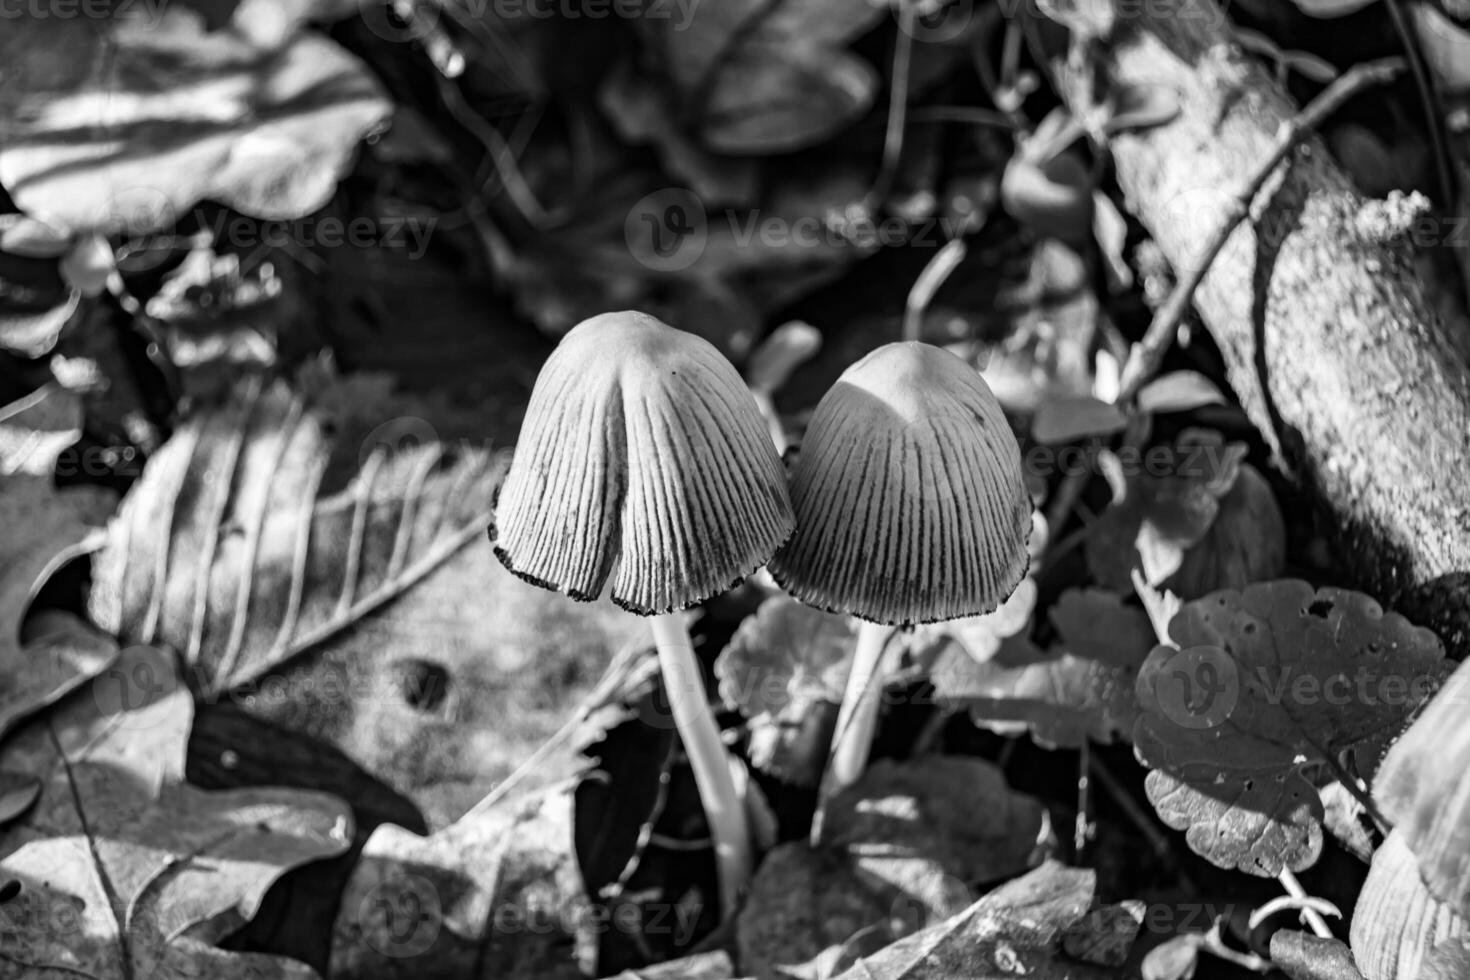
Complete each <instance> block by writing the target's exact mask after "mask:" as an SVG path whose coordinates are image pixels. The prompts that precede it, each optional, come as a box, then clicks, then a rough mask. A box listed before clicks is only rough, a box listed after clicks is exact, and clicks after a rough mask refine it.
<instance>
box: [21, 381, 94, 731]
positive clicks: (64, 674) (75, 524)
mask: <svg viewBox="0 0 1470 980" xmlns="http://www.w3.org/2000/svg"><path fill="white" fill-rule="evenodd" d="M80 435H81V406H80V404H79V403H78V402H77V401H76V399H75V398H74V397H72V396H71V395H70V394H68V393H66V392H64V391H62V390H61V389H59V388H56V387H46V388H42V389H40V390H38V391H37V392H35V393H34V394H32V395H30V396H28V397H27V398H25V399H24V400H22V401H20V402H16V403H15V404H12V405H9V406H6V407H4V408H0V527H4V528H5V538H4V541H3V543H0V737H3V736H4V735H5V734H6V733H7V732H9V731H10V730H11V729H12V728H13V727H14V726H15V725H16V723H18V722H19V721H20V720H21V719H23V718H25V717H26V716H27V715H29V714H31V713H33V712H35V711H36V710H38V709H40V708H43V707H46V706H47V705H50V704H53V703H55V702H56V701H57V700H58V699H60V698H61V697H62V696H63V695H65V694H66V693H67V692H68V691H71V690H72V689H74V688H75V687H77V686H78V685H80V684H82V683H84V682H86V681H87V680H88V679H89V678H91V677H94V676H96V675H97V674H98V673H100V672H101V671H102V670H103V669H105V668H106V667H107V666H108V664H110V663H111V662H112V660H113V659H114V658H115V657H116V656H117V645H116V644H115V643H114V642H112V640H111V639H110V638H108V637H104V636H101V635H99V634H97V633H96V631H94V630H90V629H89V628H87V627H86V626H85V625H84V624H82V623H81V622H80V621H77V620H75V618H69V619H64V620H54V621H53V622H52V625H51V627H50V628H47V629H45V630H43V631H42V633H43V635H39V636H36V637H35V638H34V640H33V641H32V642H30V643H27V644H25V645H22V643H21V628H22V624H23V622H24V621H25V618H26V612H27V610H28V609H29V607H30V604H31V600H32V599H34V598H35V596H36V593H37V592H38V591H39V590H40V588H41V586H42V585H44V584H45V582H46V580H47V579H48V578H50V576H51V574H52V573H53V572H55V571H56V569H57V568H59V567H60V566H61V565H62V564H64V563H65V562H66V561H67V560H68V559H69V558H71V557H73V556H75V555H77V554H79V553H80V552H81V551H82V550H84V543H85V542H86V541H87V539H88V538H89V537H91V536H92V535H93V534H94V532H95V531H96V530H97V529H96V528H95V527H94V526H93V522H94V521H98V520H100V519H102V518H103V517H104V516H105V514H106V512H107V511H109V510H110V509H111V503H112V495H111V494H108V493H105V492H101V491H92V490H83V489H77V490H64V491H58V490H56V489H54V488H53V487H52V483H51V472H52V469H53V468H54V467H55V465H56V457H57V456H58V455H59V454H60V453H61V452H62V450H64V449H66V448H67V447H68V446H70V445H72V444H73V443H74V442H76V440H77V438H78V437H79V436H80Z"/></svg>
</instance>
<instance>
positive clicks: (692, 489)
mask: <svg viewBox="0 0 1470 980" xmlns="http://www.w3.org/2000/svg"><path fill="white" fill-rule="evenodd" d="M792 526H793V522H792V515H791V503H790V500H789V498H788V496H787V491H786V479H785V473H784V471H783V468H782V465H781V462H780V460H779V458H778V457H777V456H776V450H775V447H774V446H772V444H771V441H770V436H769V435H768V434H767V431H766V424H765V422H764V420H763V419H762V417H761V414H760V411H759V410H758V409H757V407H756V404H755V400H754V399H753V398H752V397H751V394H750V392H749V391H748V390H747V389H746V387H745V385H744V383H743V382H742V381H741V380H740V375H739V374H738V373H736V371H735V368H734V367H733V366H732V365H731V364H730V363H729V362H728V361H726V360H725V358H724V357H723V356H721V354H720V353H719V352H718V351H717V350H716V349H715V348H714V347H713V346H712V345H711V344H710V343H708V342H707V341H705V340H702V339H701V338H699V337H696V336H694V335H692V334H688V333H684V332H683V331H680V330H675V329H674V328H672V327H669V326H667V325H665V324H663V323H661V322H659V321H658V320H656V319H654V318H653V317H651V316H647V315H645V314H643V313H637V312H622V313H605V314H602V315H600V316H595V317H592V318H591V319H589V320H586V321H584V322H582V323H581V324H579V325H577V326H576V327H574V328H573V329H572V330H571V331H570V332H569V333H567V335H566V336H565V337H563V338H562V341H561V343H560V344H559V345H558V346H557V348H556V350H555V351H553V352H552V354H551V357H550V358H548V359H547V361H546V365H545V366H544V367H543V368H542V370H541V374H540V376H539V377H538V378H537V379H536V385H535V388H534V390H533V391H532V393H531V401H530V405H529V407H528V408H527V411H526V420H525V423H524V424H523V425H522V427H521V433H520V440H519V443H518V445H517V447H516V452H515V455H514V457H513V460H512V462H511V466H510V470H509V472H508V473H507V474H506V477H505V482H504V484H503V485H502V486H501V490H500V495H499V499H498V500H497V502H496V511H495V523H494V525H493V526H492V527H491V535H492V537H493V538H494V540H495V554H496V556H497V557H498V558H499V559H500V561H501V562H502V563H504V565H505V567H506V568H508V569H510V570H511V571H512V572H514V573H515V574H516V575H519V576H520V577H521V578H523V579H525V580H527V581H529V582H531V583H533V584H536V585H539V586H542V587H544V588H549V589H554V590H556V591H559V592H565V593H566V594H567V595H569V596H571V597H572V598H574V599H578V600H582V601H589V600H593V599H597V598H598V597H599V596H601V595H602V594H603V593H604V590H605V589H606V588H607V587H608V585H609V583H611V598H612V601H613V602H615V603H617V604H618V605H619V606H622V607H623V608H624V609H627V610H629V611H630V612H633V613H636V614H638V615H640V616H648V617H651V619H650V625H651V626H652V629H653V637H654V642H655V645H656V646H657V649H658V656H659V664H660V666H661V668H662V670H663V676H664V684H665V687H666V688H667V691H668V696H669V701H670V707H671V708H672V710H673V715H674V722H675V724H676V726H677V727H678V730H679V734H680V737H681V738H682V739H683V742H684V748H685V751H686V752H687V754H688V756H689V764H690V768H691V769H693V771H694V778H695V782H696V784H697V785H698V787H699V793H700V799H701V801H702V802H703V805H704V809H705V814H706V816H707V817H708V819H709V824H710V833H711V836H712V837H713V838H714V842H715V855H716V861H717V864H718V869H719V875H720V895H721V900H722V902H723V910H724V913H725V914H726V915H729V914H730V913H731V912H733V911H734V908H735V904H736V899H737V898H738V896H739V892H740V888H741V886H742V885H743V883H744V882H745V880H746V878H747V877H748V876H749V873H750V863H751V857H750V843H749V839H748V833H747V828H746V822H745V812H744V809H743V807H742V805H741V801H740V798H739V796H738V794H737V793H736V789H735V783H734V779H733V777H732V775H731V772H730V760H729V757H728V755H727V753H726V750H725V746H724V743H723V742H722V741H721V739H720V732H719V729H718V728H717V727H716V725H715V721H714V718H713V716H712V715H711V714H710V710H709V702H708V699H707V697H706V696H705V693H704V683H703V679H702V674H701V671H700V667H699V663H698V661H697V660H696V659H695V656H694V648H693V645H692V644H691V642H690V639H689V632H688V629H687V627H686V626H685V623H684V618H683V616H682V615H681V614H680V610H683V609H686V608H688V607H690V606H693V605H695V604H697V603H699V602H701V601H703V600H704V599H707V598H709V597H710V596H712V595H715V594H716V593H718V592H722V591H724V590H726V589H728V588H730V587H731V586H732V585H734V584H735V583H737V582H738V581H739V580H740V579H741V578H743V577H744V576H745V575H748V574H749V573H750V572H752V571H754V570H756V569H757V568H759V567H760V566H761V565H763V564H765V562H766V561H767V560H768V559H769V558H770V557H771V554H772V553H773V552H774V551H775V550H776V548H777V547H779V546H780V545H781V543H782V542H783V541H785V540H786V538H787V537H788V536H789V535H790V533H791V530H792Z"/></svg>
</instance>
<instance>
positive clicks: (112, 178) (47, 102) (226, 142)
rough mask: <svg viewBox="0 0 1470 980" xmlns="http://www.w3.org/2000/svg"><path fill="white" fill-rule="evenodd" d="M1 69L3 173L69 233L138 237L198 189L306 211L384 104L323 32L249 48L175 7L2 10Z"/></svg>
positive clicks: (279, 209)
mask: <svg viewBox="0 0 1470 980" xmlns="http://www.w3.org/2000/svg"><path fill="white" fill-rule="evenodd" d="M0 66H3V67H0V182H3V183H4V185H5V187H6V188H7V189H8V190H9V191H10V193H11V196H12V197H13V198H14V199H15V203H16V204H17V205H19V206H20V208H21V209H22V210H24V211H25V212H27V213H28V214H30V215H32V216H34V217H36V218H39V219H40V220H42V221H44V222H46V223H47V224H49V225H51V226H53V227H56V228H59V229H63V230H65V231H67V232H69V233H72V234H82V233H85V232H93V231H95V232H99V233H101V234H104V235H109V234H114V233H121V232H125V233H127V234H129V235H143V234H147V233H149V232H153V231H157V230H159V229H162V228H165V227H167V226H169V225H170V224H172V223H173V222H174V220H175V219H176V217H177V216H178V215H180V214H182V213H183V212H184V211H185V210H187V209H188V208H190V207H192V206H193V205H194V204H196V203H198V202H199V201H201V200H204V199H206V198H208V199H211V200H215V201H219V202H221V203H223V204H226V205H229V206H230V207H232V208H234V209H236V210H237V211H241V212H243V213H245V214H249V215H252V216H255V217H260V218H297V217H301V216H302V215H306V214H310V213H311V212H312V211H315V210H317V209H319V208H320V207H322V205H324V204H325V203H326V202H327V200H328V199H329V198H330V197H331V195H332V193H333V192H334V191H335V189H336V186H337V181H338V179H339V178H340V177H341V175H342V174H343V173H344V172H345V171H346V170H347V167H348V165H349V164H350V163H351V160H352V155H353V153H354V152H355V150H356V147H357V144H358V141H359V140H360V139H361V138H362V137H363V136H364V135H366V134H367V133H368V132H370V131H372V130H373V129H375V128H376V127H378V126H380V125H382V123H383V122H384V121H385V120H386V119H387V117H388V114H389V111H390V106H389V103H388V101H387V99H386V98H385V97H384V94H383V91H382V88H381V86H379V84H378V83H377V81H376V80H375V79H373V78H372V76H371V75H369V74H368V73H367V72H366V71H365V70H364V68H363V66H362V65H361V64H360V63H359V62H358V61H357V59H356V58H354V57H353V56H351V55H350V54H348V53H347V52H346V51H344V50H343V49H342V48H340V47H338V46H337V45H336V44H335V43H333V42H331V41H329V40H327V39H326V38H324V37H320V36H318V35H315V34H312V33H310V32H301V33H299V34H296V35H295V36H294V37H292V38H291V39H290V41H289V43H286V44H285V45H284V46H282V47H280V48H263V47H257V46H256V45H254V44H252V43H251V41H250V40H248V39H247V37H246V36H245V34H244V33H242V32H239V31H234V30H221V31H214V32H209V31H207V30H206V29H205V25H204V21H203V18H202V17H201V15H200V14H199V13H197V12H196V11H193V10H190V9H188V8H186V7H183V6H180V5H174V4H170V5H168V6H167V7H161V8H158V9H153V8H151V7H150V8H148V9H146V10H144V9H142V7H141V6H140V7H139V8H138V9H137V10H134V11H122V12H119V13H117V14H115V15H114V16H111V17H109V18H106V19H101V20H99V19H97V18H94V17H75V18H62V17H30V18H22V19H16V20H12V22H11V23H9V24H8V25H7V29H6V31H5V32H4V34H3V35H0Z"/></svg>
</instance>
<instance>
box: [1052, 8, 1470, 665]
mask: <svg viewBox="0 0 1470 980" xmlns="http://www.w3.org/2000/svg"><path fill="white" fill-rule="evenodd" d="M1114 7H1115V13H1116V15H1117V16H1116V23H1115V27H1114V30H1113V32H1112V34H1111V35H1110V36H1109V37H1108V38H1107V39H1106V40H1103V41H1088V42H1081V43H1073V44H1072V46H1071V50H1070V51H1069V50H1068V49H1067V42H1066V41H1065V38H1064V35H1063V39H1062V40H1061V41H1060V43H1058V36H1057V31H1058V30H1060V28H1058V27H1057V26H1056V25H1052V24H1050V23H1049V22H1043V21H1041V20H1039V19H1038V20H1036V21H1034V22H1033V26H1034V27H1035V28H1036V29H1037V31H1038V32H1039V33H1038V35H1037V37H1038V38H1039V43H1040V47H1041V49H1042V50H1043V51H1045V52H1047V53H1048V54H1054V55H1055V56H1054V57H1052V58H1051V59H1050V62H1049V67H1050V68H1051V73H1052V77H1053V80H1054V81H1055V83H1056V85H1057V88H1058V90H1059V91H1060V93H1061V95H1062V97H1063V98H1064V99H1065V100H1066V102H1067V104H1068V106H1069V107H1070V108H1071V110H1072V111H1073V113H1074V114H1075V115H1077V116H1078V117H1080V118H1084V119H1086V118H1087V117H1088V115H1089V114H1095V113H1096V112H1097V111H1098V108H1099V107H1100V106H1102V105H1104V104H1106V102H1107V100H1108V98H1109V97H1110V96H1112V95H1114V94H1116V93H1117V92H1118V91H1119V90H1121V89H1123V88H1125V87H1132V86H1138V85H1163V86H1166V87H1168V88H1171V89H1174V90H1175V91H1176V92H1178V93H1179V95H1180V101H1181V107H1182V111H1181V112H1180V114H1179V116H1178V117H1177V118H1176V119H1175V120H1174V121H1173V122H1171V123H1169V124H1167V125H1165V126H1162V127H1158V128H1156V129H1151V130H1145V131H1138V132H1133V133H1127V134H1123V135H1119V136H1115V137H1113V138H1112V139H1111V141H1110V144H1109V145H1110V149H1111V154H1112V158H1113V160H1114V164H1115V167H1116V171H1117V179H1118V183H1119V185H1120V186H1121V188H1122V190H1123V192H1124V194H1125V195H1126V198H1127V202H1128V205H1129V207H1130V208H1131V210H1132V211H1133V212H1134V213H1135V214H1136V215H1137V216H1138V218H1139V220H1140V221H1141V222H1142V223H1143V224H1144V225H1145V227H1147V228H1148V230H1149V231H1150V232H1151V233H1152V235H1153V237H1154V239H1155V240H1156V241H1157V242H1158V245H1159V247H1160V248H1161V250H1162V251H1163V253H1164V255H1165V256H1166V257H1167V258H1168V259H1169V261H1170V262H1172V263H1173V264H1174V266H1175V267H1176V269H1181V268H1186V267H1188V265H1189V263H1190V262H1191V261H1193V259H1194V256H1196V255H1197V254H1198V253H1199V251H1200V250H1202V249H1203V248H1204V246H1205V244H1206V242H1207V241H1208V240H1209V239H1210V237H1211V235H1212V234H1213V232H1214V229H1215V228H1216V227H1218V220H1217V219H1216V217H1215V215H1214V214H1213V213H1212V212H1215V211H1217V210H1218V209H1219V206H1220V205H1221V204H1222V203H1223V202H1224V201H1225V200H1227V199H1228V197H1229V196H1230V195H1231V194H1233V193H1234V192H1235V190H1236V189H1237V188H1239V187H1241V186H1242V185H1243V184H1244V183H1245V182H1246V181H1247V180H1248V179H1249V177H1250V175H1251V173H1252V172H1253V170H1254V169H1255V168H1256V167H1257V166H1259V165H1260V163H1261V161H1264V160H1265V159H1267V156H1268V154H1269V153H1270V150H1271V144H1272V142H1273V140H1274V139H1275V137H1276V135H1277V133H1278V130H1279V128H1280V126H1281V125H1282V123H1283V122H1285V121H1286V120H1287V119H1289V118H1290V117H1291V116H1292V115H1294V114H1295V113H1296V111H1297V107H1296V106H1295V105H1294V104H1293V103H1292V102H1291V101H1290V100H1289V99H1288V98H1287V97H1286V96H1285V95H1284V94H1283V93H1282V92H1281V90H1280V88H1279V87H1278V86H1277V85H1276V83H1275V82H1274V81H1273V80H1272V79H1271V78H1270V77H1269V76H1268V75H1267V73H1266V72H1265V71H1264V70H1262V69H1261V68H1260V67H1258V66H1257V65H1256V64H1254V63H1253V62H1252V61H1251V60H1250V59H1248V58H1247V57H1246V56H1245V55H1244V54H1243V52H1241V51H1240V49H1239V48H1237V47H1236V46H1235V45H1233V44H1232V43H1231V42H1230V41H1229V39H1228V27H1227V26H1226V22H1225V19H1224V17H1223V15H1222V14H1221V13H1220V11H1219V9H1218V8H1217V7H1216V6H1215V4H1214V2H1213V0H1150V2H1149V3H1147V4H1138V3H1136V2H1132V0H1119V2H1118V3H1116V4H1115V5H1114ZM1426 206H1427V202H1425V201H1424V199H1423V198H1420V197H1418V196H1417V195H1415V196H1408V197H1401V196H1397V195H1396V196H1395V197H1393V198H1390V199H1389V200H1386V201H1375V200H1368V199H1365V198H1364V197H1363V196H1362V195H1361V194H1360V193H1359V192H1358V191H1357V190H1356V189H1355V188H1354V186H1353V184H1352V181H1351V179H1350V178H1349V177H1348V176H1347V175H1346V174H1345V173H1344V172H1343V170H1342V169H1341V168H1340V167H1339V166H1338V165H1337V164H1336V162H1335V161H1334V160H1333V159H1332V158H1331V156H1330V155H1329V153H1328V151H1327V149H1326V147H1325V145H1324V144H1323V143H1322V141H1321V140H1320V139H1318V138H1317V137H1315V136H1314V137H1312V138H1310V139H1308V140H1306V141H1305V142H1304V143H1303V144H1302V146H1301V147H1299V148H1298V149H1297V151H1296V152H1295V153H1294V154H1293V155H1292V156H1291V157H1290V158H1289V160H1288V163H1287V165H1285V166H1283V167H1282V168H1280V171H1279V172H1278V174H1277V175H1275V176H1273V178H1272V179H1271V181H1269V182H1268V183H1267V184H1266V187H1265V189H1264V190H1263V191H1262V193H1261V194H1260V195H1259V196H1258V198H1257V200H1256V205H1255V207H1254V208H1253V210H1252V215H1251V217H1250V218H1248V219H1247V220H1246V221H1245V222H1243V223H1242V224H1241V226H1240V227H1239V228H1237V229H1236V231H1235V232H1234V233H1233V235H1232V236H1231V237H1230V239H1229V241H1228V242H1227V244H1226V245H1225V248H1224V250H1223V251H1222V252H1221V254H1220V255H1219V257H1218V258H1217V259H1216V260H1215V262H1214V263H1213V264H1212V266H1211V269H1210V272H1209V273H1208V275H1206V277H1205V278H1204V280H1203V282H1202V284H1201V286H1200V288H1199V290H1198V291H1197V292H1196V294H1195V308H1196V310H1197V311H1198V313H1199V315H1200V318H1201V319H1202V320H1203V321H1204V323H1205V324H1206V326H1207V327H1208V328H1209V330H1210V333H1211V334H1212V335H1213V336H1214V338H1215V340H1216V341H1217V343H1218V344H1219V346H1220V348H1221V350H1222V351H1223V353H1224V356H1225V360H1226V362H1227V366H1228V371H1229V376H1230V381H1231V384H1232V385H1233V386H1234V388H1235V390H1236V392H1237V394H1238V395H1239V396H1240V398H1241V401H1242V403H1243V405H1244V406H1245V409H1246V411H1247V412H1248V413H1249V414H1250V416H1251V418H1252V419H1253V421H1254V422H1255V423H1256V424H1257V426H1258V427H1259V428H1260V429H1261V431H1262V432H1263V433H1264V435H1265V437H1266V439H1267V441H1268V443H1269V444H1270V445H1271V446H1272V448H1273V449H1274V450H1275V451H1276V452H1277V454H1278V456H1279V458H1280V459H1281V460H1282V462H1283V463H1284V465H1285V467H1286V469H1287V470H1288V472H1290V473H1292V474H1294V475H1295V476H1296V477H1297V478H1298V479H1299V480H1301V481H1302V483H1303V484H1304V486H1305V487H1306V489H1308V490H1309V491H1310V492H1312V493H1313V494H1314V495H1315V496H1316V498H1317V499H1319V500H1320V501H1321V503H1322V504H1323V505H1324V506H1325V508H1326V509H1327V511H1328V512H1329V516H1330V518H1331V523H1332V525H1333V526H1334V527H1335V528H1336V531H1337V534H1338V539H1337V541H1336V542H1335V543H1336V544H1337V546H1338V554H1339V556H1340V558H1341V560H1342V562H1343V565H1344V568H1343V570H1344V572H1345V573H1346V575H1347V577H1348V578H1349V579H1351V580H1354V581H1355V582H1356V583H1357V584H1359V585H1360V586H1361V587H1363V588H1365V589H1366V590H1368V591H1370V592H1373V593H1374V594H1376V595H1379V596H1381V597H1382V598H1383V599H1384V600H1385V601H1386V602H1388V603H1389V604H1392V605H1395V606H1397V607H1398V608H1400V609H1401V610H1402V611H1404V612H1405V613H1406V614H1408V615H1410V616H1411V618H1414V619H1415V620H1416V621H1417V622H1420V623H1422V624H1423V625H1427V626H1431V627H1433V628H1436V629H1438V630H1439V631H1440V633H1441V635H1442V636H1443V637H1444V639H1445V641H1446V644H1447V645H1448V646H1449V647H1450V649H1451V651H1452V652H1457V653H1458V654H1459V655H1461V656H1463V655H1464V654H1465V653H1466V652H1467V651H1470V370H1467V364H1470V327H1467V324H1466V322H1465V319H1464V316H1463V312H1462V310H1463V305H1462V302H1461V299H1460V297H1461V296H1462V295H1463V292H1462V290H1463V285H1462V283H1461V281H1460V278H1459V274H1458V269H1457V264H1456V262H1455V261H1454V259H1453V258H1452V253H1451V251H1450V249H1449V248H1448V247H1446V246H1449V245H1452V242H1451V241H1450V239H1451V238H1452V236H1454V235H1456V234H1458V235H1459V236H1460V237H1462V238H1464V237H1466V234H1467V232H1466V230H1465V229H1464V228H1461V227H1458V226H1457V224H1456V223H1455V222H1453V221H1447V220H1442V219H1437V218H1434V217H1432V216H1431V215H1429V214H1428V213H1427V210H1426ZM1416 240H1418V241H1420V242H1425V241H1430V240H1433V241H1434V242H1435V243H1436V244H1435V246H1434V247H1428V248H1420V247H1416V246H1415V244H1414V242H1415V241H1416ZM1467 245H1470V242H1463V243H1462V244H1461V247H1462V248H1463V247H1466V246H1467Z"/></svg>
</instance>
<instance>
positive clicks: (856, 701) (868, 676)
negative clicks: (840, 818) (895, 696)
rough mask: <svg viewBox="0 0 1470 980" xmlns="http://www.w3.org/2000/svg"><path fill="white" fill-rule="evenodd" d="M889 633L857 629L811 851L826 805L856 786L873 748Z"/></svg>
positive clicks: (879, 629)
mask: <svg viewBox="0 0 1470 980" xmlns="http://www.w3.org/2000/svg"><path fill="white" fill-rule="evenodd" d="M889 632H890V630H889V627H887V626H882V625H880V624H878V623H869V622H864V623H863V624H862V625H861V626H860V627H858V637H857V649H856V650H855V651H853V655H852V670H851V671H849V672H848V675H847V689H846V690H845V691H844V692H843V694H842V708H841V709H840V710H839V711H838V712H837V727H836V729H834V733H833V735H832V751H831V758H830V759H829V760H828V763H827V772H826V774H825V775H824V776H823V777H822V786H821V789H820V790H818V793H817V812H816V814H815V816H814V817H813V818H812V836H811V842H812V846H813V847H815V846H816V845H817V844H819V843H820V842H821V837H822V821H823V817H824V816H825V814H826V810H827V801H828V800H830V799H831V798H832V797H833V796H834V795H836V794H837V793H838V792H840V791H841V790H843V789H844V788H846V787H848V786H851V785H852V784H853V783H855V782H857V781H858V778H859V777H860V776H862V774H863V769H864V768H866V767H867V764H868V749H869V748H870V747H871V746H872V744H873V731H874V730H875V729H876V728H877V727H878V708H879V707H880V706H881V705H882V703H883V682H882V680H881V678H879V677H878V674H879V673H880V668H881V666H882V663H883V650H884V648H885V647H887V646H888V634H889Z"/></svg>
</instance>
